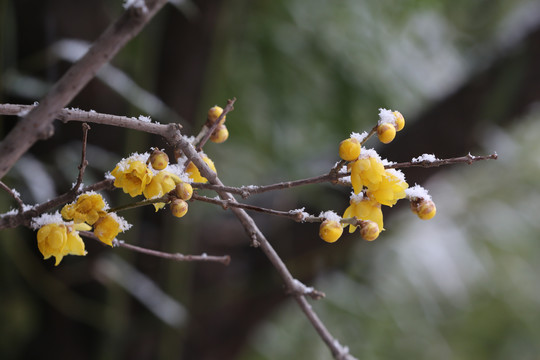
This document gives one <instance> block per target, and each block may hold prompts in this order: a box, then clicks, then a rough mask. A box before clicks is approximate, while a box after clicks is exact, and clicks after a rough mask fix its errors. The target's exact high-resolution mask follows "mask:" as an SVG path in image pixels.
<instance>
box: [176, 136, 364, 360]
mask: <svg viewBox="0 0 540 360" xmlns="http://www.w3.org/2000/svg"><path fill="white" fill-rule="evenodd" d="M175 140H176V141H175V145H176V147H177V150H179V151H182V153H184V154H185V155H186V157H187V158H188V159H189V160H190V161H193V164H194V165H195V166H196V167H197V168H198V169H199V171H200V172H201V174H202V175H203V176H204V177H205V178H206V179H208V182H209V183H211V184H213V185H219V186H223V183H222V182H221V180H220V179H219V178H218V177H217V174H216V173H215V172H214V171H212V170H211V169H210V168H209V167H208V165H207V164H206V163H205V162H204V160H203V159H202V157H201V156H200V155H199V154H198V153H197V151H196V150H195V148H194V147H193V146H192V144H191V143H190V142H189V141H187V140H186V139H185V138H184V137H182V136H177V137H176V139H175ZM217 192H218V195H219V196H220V197H221V199H223V200H227V201H230V202H236V199H235V198H234V197H233V196H232V195H231V194H230V193H228V192H225V191H217ZM230 209H231V211H232V212H233V213H234V215H235V216H236V217H237V218H238V220H239V221H240V223H241V224H242V225H243V227H244V229H245V230H246V233H247V235H248V236H249V238H250V239H251V242H252V244H253V245H254V246H258V247H259V248H260V249H261V250H262V251H263V253H264V254H265V255H266V257H267V258H268V260H270V262H271V263H272V265H273V266H274V268H275V269H276V270H277V272H278V274H279V275H280V277H281V278H282V280H283V281H284V282H285V285H286V287H287V290H288V291H289V292H292V293H295V295H294V298H295V300H296V301H297V303H298V305H299V306H300V308H301V309H302V311H303V312H304V313H305V314H306V317H307V318H308V319H309V321H310V322H311V324H312V325H313V327H314V328H315V330H316V331H317V333H318V334H319V336H320V337H321V339H322V340H323V341H324V342H325V343H326V345H327V346H328V348H329V349H330V351H331V352H332V355H333V356H334V358H335V359H340V360H352V359H354V357H352V356H351V355H350V354H349V353H348V349H347V348H344V347H342V346H341V345H340V344H339V342H338V341H337V339H335V338H334V337H333V336H332V335H331V334H330V332H329V331H328V329H327V328H326V326H325V325H324V324H323V322H322V321H321V320H320V319H319V317H318V316H317V314H316V313H315V311H313V309H312V307H311V306H310V305H309V303H308V302H307V299H306V298H305V296H304V294H298V293H297V290H298V284H297V281H298V280H296V279H295V278H294V277H293V276H292V274H291V273H290V271H289V269H287V267H286V265H285V263H284V262H283V260H281V258H280V257H279V255H278V254H277V253H276V251H275V250H274V248H273V247H272V245H270V242H269V241H268V240H267V239H266V237H265V236H264V234H263V233H262V232H261V230H260V229H259V227H258V226H257V224H255V221H254V220H253V219H252V218H251V217H250V216H249V215H248V214H247V213H246V211H245V210H244V209H240V208H237V207H231V208H230Z"/></svg>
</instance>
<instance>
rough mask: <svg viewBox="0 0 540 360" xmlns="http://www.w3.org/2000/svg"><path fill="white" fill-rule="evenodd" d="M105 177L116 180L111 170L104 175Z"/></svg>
mask: <svg viewBox="0 0 540 360" xmlns="http://www.w3.org/2000/svg"><path fill="white" fill-rule="evenodd" d="M104 178H105V179H107V180H114V179H116V178H115V177H114V176H112V175H111V172H110V171H107V172H106V173H105V175H104Z"/></svg>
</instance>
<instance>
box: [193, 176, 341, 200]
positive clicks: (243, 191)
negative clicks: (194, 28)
mask: <svg viewBox="0 0 540 360" xmlns="http://www.w3.org/2000/svg"><path fill="white" fill-rule="evenodd" d="M349 175H350V174H346V173H328V174H323V175H319V176H314V177H311V178H306V179H300V180H293V181H283V182H279V183H275V184H270V185H259V186H258V185H249V186H241V187H232V186H224V185H222V186H220V185H215V184H209V183H193V184H192V186H193V187H194V188H198V189H209V190H215V191H226V192H229V193H233V194H238V195H241V196H242V197H243V198H247V197H249V196H251V195H253V194H260V193H263V192H267V191H273V190H282V189H290V188H293V187H297V186H304V185H309V184H319V183H324V182H334V181H336V180H338V179H339V178H342V177H346V176H349Z"/></svg>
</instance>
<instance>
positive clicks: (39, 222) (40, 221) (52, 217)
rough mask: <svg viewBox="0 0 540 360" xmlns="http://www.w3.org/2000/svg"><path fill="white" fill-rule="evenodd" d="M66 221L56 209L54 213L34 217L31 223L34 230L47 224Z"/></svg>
mask: <svg viewBox="0 0 540 360" xmlns="http://www.w3.org/2000/svg"><path fill="white" fill-rule="evenodd" d="M63 223H65V221H64V219H62V215H60V213H59V212H58V211H56V212H55V213H54V214H42V215H40V216H38V217H35V218H33V219H32V221H31V223H30V227H31V228H32V229H34V230H37V229H39V228H40V227H42V226H45V225H47V224H63Z"/></svg>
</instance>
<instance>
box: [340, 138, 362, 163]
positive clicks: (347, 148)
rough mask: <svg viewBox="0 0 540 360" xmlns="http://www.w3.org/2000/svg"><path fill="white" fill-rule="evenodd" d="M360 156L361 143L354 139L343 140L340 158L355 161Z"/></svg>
mask: <svg viewBox="0 0 540 360" xmlns="http://www.w3.org/2000/svg"><path fill="white" fill-rule="evenodd" d="M358 156H360V142H359V141H358V140H357V139H354V138H348V139H345V140H343V141H342V142H341V143H340V144H339V157H340V158H342V159H343V160H345V161H353V160H356V159H358Z"/></svg>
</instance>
